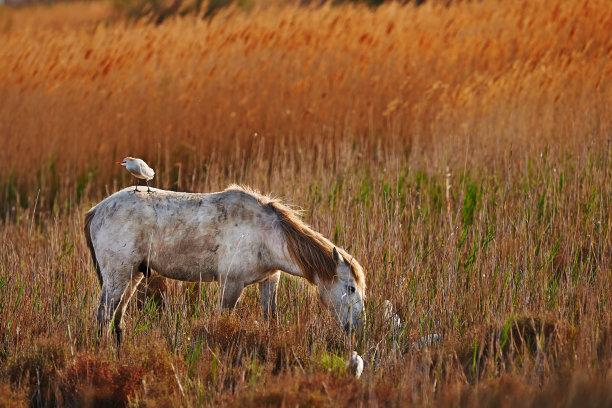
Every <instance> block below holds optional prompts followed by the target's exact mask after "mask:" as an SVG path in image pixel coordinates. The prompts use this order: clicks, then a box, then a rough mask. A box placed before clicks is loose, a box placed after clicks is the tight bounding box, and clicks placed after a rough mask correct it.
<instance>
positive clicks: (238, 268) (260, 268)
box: [85, 186, 365, 345]
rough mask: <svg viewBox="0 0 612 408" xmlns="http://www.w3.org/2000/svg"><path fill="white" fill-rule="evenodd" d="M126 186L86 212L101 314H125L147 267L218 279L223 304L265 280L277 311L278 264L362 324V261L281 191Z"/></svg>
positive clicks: (117, 317)
mask: <svg viewBox="0 0 612 408" xmlns="http://www.w3.org/2000/svg"><path fill="white" fill-rule="evenodd" d="M154 191H155V194H134V193H133V192H132V189H130V188H126V189H124V190H121V191H119V192H117V193H115V194H113V195H111V196H110V197H107V198H106V199H104V200H103V201H101V202H100V203H98V204H97V205H96V206H95V207H94V208H92V209H91V210H90V211H89V212H88V213H87V215H86V216H85V237H86V239H87V245H88V247H89V250H90V252H91V256H92V258H93V263H94V266H95V268H96V271H97V273H98V278H99V280H100V284H101V285H102V294H101V296H100V304H99V306H98V311H97V318H98V322H99V324H100V327H104V326H105V325H106V324H107V323H108V322H109V320H110V319H111V318H112V319H113V321H114V325H113V326H114V330H115V334H116V336H117V344H118V345H120V344H121V331H122V325H121V318H122V316H123V314H124V313H125V309H126V306H127V304H128V302H129V301H130V298H131V297H132V295H133V293H134V291H135V289H136V286H137V285H138V283H139V282H140V280H141V279H142V278H143V276H145V275H146V276H148V274H149V273H150V270H151V269H154V270H155V271H157V272H158V273H159V274H160V275H162V276H165V277H167V278H172V279H178V280H182V281H189V282H206V281H208V282H210V281H217V282H219V293H220V302H219V305H220V307H223V308H233V307H234V306H235V305H236V302H237V301H238V298H239V297H240V295H241V294H242V291H243V290H244V288H245V286H248V285H252V284H254V283H257V284H259V293H260V297H261V303H262V308H263V314H264V317H265V318H268V316H270V315H273V314H274V313H275V311H276V290H277V286H278V281H279V278H280V272H281V271H283V272H286V273H289V274H291V275H294V276H300V277H302V278H305V279H306V280H307V281H308V282H310V283H311V284H313V285H315V286H317V288H318V292H319V298H320V300H321V302H322V304H323V305H325V306H326V307H327V308H328V309H329V310H330V311H331V312H332V314H333V315H334V316H335V317H336V319H337V320H338V322H339V323H340V324H341V325H342V326H343V327H344V329H345V330H351V329H357V328H359V327H360V325H361V317H362V311H363V300H364V294H365V278H364V274H363V270H362V268H361V266H360V265H359V263H358V262H357V261H356V260H355V259H354V258H353V257H352V256H351V255H349V254H347V253H346V252H345V251H344V250H342V249H339V248H336V247H335V246H334V245H333V244H332V243H331V242H330V241H329V240H328V239H326V238H325V237H323V236H322V235H321V234H319V233H318V232H316V231H314V230H312V229H311V228H310V227H309V226H308V225H306V224H305V223H304V222H302V221H301V220H300V218H299V216H298V214H297V213H296V212H295V211H294V210H292V209H290V208H289V207H287V206H285V205H283V204H282V203H281V202H280V201H278V200H276V199H273V198H270V197H268V196H265V195H261V194H259V193H257V192H255V191H252V190H249V189H247V188H244V187H239V186H230V187H229V188H228V189H227V190H225V191H222V192H218V193H212V194H192V193H178V192H173V191H164V190H158V189H154Z"/></svg>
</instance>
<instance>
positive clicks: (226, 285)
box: [219, 282, 244, 309]
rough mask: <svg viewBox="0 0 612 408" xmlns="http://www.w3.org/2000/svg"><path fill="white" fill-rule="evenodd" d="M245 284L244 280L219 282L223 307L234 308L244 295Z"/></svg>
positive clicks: (220, 303)
mask: <svg viewBox="0 0 612 408" xmlns="http://www.w3.org/2000/svg"><path fill="white" fill-rule="evenodd" d="M243 290H244V284H243V283H242V282H222V283H220V284H219V299H220V302H219V305H220V306H221V307H222V308H223V309H233V308H234V306H236V302H238V299H239V298H240V295H242V291H243Z"/></svg>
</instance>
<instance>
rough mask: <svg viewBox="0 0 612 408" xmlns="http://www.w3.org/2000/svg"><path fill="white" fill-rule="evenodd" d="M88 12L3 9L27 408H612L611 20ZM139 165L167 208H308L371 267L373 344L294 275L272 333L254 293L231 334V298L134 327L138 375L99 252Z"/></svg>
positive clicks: (533, 12)
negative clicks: (229, 197) (100, 302)
mask: <svg viewBox="0 0 612 408" xmlns="http://www.w3.org/2000/svg"><path fill="white" fill-rule="evenodd" d="M76 7H81V10H89V14H87V13H85V12H84V13H79V14H78V18H77V17H74V18H73V19H71V18H68V17H67V18H64V17H66V15H67V14H71V13H74V11H73V9H70V8H69V7H63V6H58V7H53V8H37V9H35V10H34V11H31V10H30V9H20V10H8V9H6V8H2V9H0V33H1V34H0V41H1V43H2V47H0V72H2V73H3V74H2V75H1V76H0V145H1V146H2V147H3V148H2V149H1V150H0V163H1V164H0V187H2V190H1V191H0V194H2V195H1V197H2V198H1V199H0V209H1V210H2V218H3V223H2V224H1V226H0V360H1V361H2V364H1V367H2V368H0V393H1V394H2V395H0V404H5V405H6V401H9V406H13V405H10V404H11V402H10V401H15V402H14V405H15V406H19V405H20V403H21V404H22V405H24V404H27V403H28V402H30V403H31V404H33V405H44V404H45V403H52V402H55V403H56V404H57V405H65V406H82V405H90V406H95V405H104V404H109V403H115V404H120V405H121V404H123V405H125V404H132V405H146V406H175V405H177V404H182V405H185V406H195V405H201V404H215V405H227V406H261V405H266V404H267V405H286V406H295V405H308V406H331V405H333V406H355V405H357V404H362V405H373V406H376V405H379V406H382V405H385V406H387V405H389V406H404V405H406V404H411V405H439V406H458V405H461V406H474V405H501V406H515V405H517V404H520V405H524V406H529V405H532V406H542V405H551V406H553V405H554V406H558V405H560V404H563V405H565V406H587V405H590V406H605V405H610V404H611V401H612V393H611V392H610V390H611V389H612V315H611V313H610V293H612V244H611V243H610V242H611V241H612V239H611V234H612V220H611V219H610V214H612V200H611V199H610V197H612V182H611V181H612V178H611V176H612V174H611V173H612V163H611V158H610V155H611V154H612V146H611V145H610V139H611V136H612V127H611V125H612V122H611V119H610V118H612V105H611V101H612V80H611V79H612V36H610V30H609V27H610V26H612V7H611V6H610V5H609V4H608V2H606V1H592V2H588V3H587V2H582V1H578V0H575V1H574V0H569V1H565V2H561V3H559V2H556V1H552V0H550V1H548V0H540V1H526V2H521V3H517V2H514V1H502V2H497V1H495V2H493V1H483V2H479V3H478V2H474V3H469V4H463V3H462V4H456V5H451V6H449V7H437V6H433V5H425V6H423V7H419V8H413V7H410V6H407V7H400V6H398V5H387V6H384V7H381V8H379V9H377V10H369V9H366V8H351V7H338V8H333V7H328V6H325V7H322V8H318V9H300V8H292V7H284V8H274V7H273V8H267V9H265V10H259V9H257V8H255V9H253V10H251V11H249V12H244V11H241V10H236V9H230V10H226V11H222V12H221V13H219V14H218V15H217V16H216V17H215V18H213V19H212V20H201V19H196V18H191V17H187V18H184V19H181V20H178V19H177V20H169V21H167V22H165V23H164V24H162V25H160V26H157V27H154V26H150V25H146V24H143V23H135V24H126V23H122V22H117V21H114V20H113V19H112V18H111V17H112V11H108V9H105V7H106V6H105V5H104V4H103V3H102V4H98V3H94V4H88V5H78V6H76ZM101 10H102V11H101ZM103 10H107V11H103ZM30 12H31V13H32V14H29V13H30ZM35 13H40V14H41V15H44V17H41V19H40V21H44V22H45V23H44V24H42V23H41V24H36V25H32V24H31V23H29V22H28V21H36V20H32V17H31V16H32V15H36V14H35ZM74 15H75V16H76V15H77V14H74ZM58 21H67V22H68V23H65V24H63V26H62V25H60V24H58V23H57V22H58ZM92 21H102V23H100V24H94V23H91V22H92ZM5 22H10V23H6V24H5ZM127 155H133V156H139V157H142V158H144V159H146V160H147V161H148V162H149V164H151V165H152V167H154V168H155V169H156V171H157V175H156V179H155V181H156V183H157V186H159V187H162V188H171V189H178V190H186V191H216V190H219V189H222V188H225V187H226V186H227V185H228V184H230V183H246V184H250V185H252V186H254V187H256V188H258V189H260V190H263V191H265V192H272V193H273V194H275V195H278V196H281V197H284V198H286V199H287V201H289V202H291V203H293V204H297V205H300V206H302V207H303V208H304V210H305V218H306V219H307V221H308V222H309V223H311V224H312V225H313V226H314V227H315V229H317V230H319V231H321V232H322V233H323V234H324V235H325V236H328V237H329V238H331V239H332V240H333V241H334V242H336V243H337V244H338V245H341V246H344V247H345V248H346V249H347V250H349V251H350V252H351V253H352V254H355V255H356V257H357V259H359V260H360V262H361V263H362V265H363V266H364V269H365V271H366V277H367V284H368V299H367V308H368V321H367V324H366V327H365V329H364V331H363V333H361V334H360V335H359V336H358V337H357V338H355V339H352V340H350V339H347V338H344V337H343V336H342V334H341V333H340V332H339V330H338V328H337V327H336V326H335V324H334V323H333V322H332V320H331V317H330V316H329V315H328V314H327V313H326V312H324V311H323V310H321V309H320V306H319V305H318V303H317V302H316V294H315V293H314V292H313V291H312V290H311V289H310V288H309V287H308V285H307V284H306V283H305V282H303V281H300V280H294V279H289V278H287V277H284V278H283V279H282V281H281V285H280V293H279V302H280V318H279V320H278V321H277V322H273V323H272V324H268V323H266V322H263V321H261V316H260V312H259V301H258V298H257V293H256V289H254V288H252V289H249V290H248V291H247V293H246V294H245V296H244V297H243V299H241V302H240V303H239V305H238V308H237V310H236V311H235V313H234V314H231V315H221V316H219V315H218V314H217V313H216V312H215V303H216V295H217V293H216V285H215V284H206V285H201V287H198V286H195V287H192V288H190V289H189V290H184V289H182V288H181V287H179V286H177V285H176V284H173V283H164V284H161V285H159V286H158V291H157V292H155V289H150V290H149V291H148V292H146V290H145V289H143V295H141V297H140V301H139V302H136V301H134V302H133V304H132V305H131V306H130V308H129V311H128V315H127V318H126V320H127V321H126V323H127V330H126V333H127V335H126V346H125V349H124V350H123V351H122V355H121V358H120V359H116V358H115V354H114V352H115V351H114V348H113V345H112V341H111V340H110V339H109V338H107V337H106V336H102V338H99V337H98V334H97V330H96V326H95V323H94V319H93V310H94V308H95V306H96V304H97V297H98V296H99V287H98V282H97V278H96V276H95V272H94V270H93V268H92V264H91V260H90V257H89V253H88V251H87V248H86V246H85V240H84V238H83V236H82V230H83V214H84V212H85V211H86V210H87V209H88V208H89V206H90V205H91V204H92V203H94V202H96V201H98V200H99V199H101V198H102V197H104V196H105V195H106V194H109V193H111V192H113V191H115V190H117V189H118V188H120V187H122V186H125V185H127V184H128V183H130V182H131V180H130V179H129V177H128V175H127V173H124V172H123V171H122V170H123V169H121V168H120V167H119V166H116V165H114V162H115V161H116V160H117V159H121V158H122V157H124V156H127ZM152 282H154V284H156V285H157V284H158V283H155V282H158V281H156V280H155V279H152ZM164 285H165V287H164ZM160 288H161V289H160ZM160 290H161V293H163V294H162V295H159V293H160ZM145 293H149V296H150V295H151V294H153V293H158V294H157V295H155V296H156V299H155V300H154V301H153V300H152V301H149V300H148V299H147V296H146V295H145ZM385 299H389V300H390V301H391V302H392V303H393V304H394V306H395V308H396V309H397V311H398V314H399V315H400V317H401V318H402V327H401V329H400V330H397V329H394V328H392V327H390V325H389V322H387V321H385V319H384V318H383V316H382V312H381V310H380V307H381V304H382V303H383V301H384V300H385ZM254 321H256V322H254ZM432 333H437V334H442V335H443V341H442V342H441V343H440V344H439V345H436V346H434V347H425V348H419V347H415V345H416V344H417V343H418V340H419V339H420V338H421V337H422V336H425V335H428V334H432ZM353 348H354V349H356V350H358V351H359V353H360V354H361V355H362V356H363V357H364V360H365V361H366V368H365V371H364V375H363V377H362V378H361V380H359V381H358V380H355V379H353V378H350V377H349V376H347V375H346V373H345V372H344V361H345V359H346V358H347V357H348V354H349V352H350V351H351V349H353Z"/></svg>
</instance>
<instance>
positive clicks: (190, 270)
mask: <svg viewBox="0 0 612 408" xmlns="http://www.w3.org/2000/svg"><path fill="white" fill-rule="evenodd" d="M156 258H157V259H154V260H153V262H151V267H152V268H153V269H154V270H155V271H156V272H157V273H159V274H160V275H162V276H165V277H167V278H171V279H178V280H182V281H188V282H210V281H214V280H217V276H218V270H217V263H216V262H212V260H211V259H209V258H207V257H193V256H191V257H190V256H184V255H183V256H180V255H172V254H164V255H162V256H159V257H156Z"/></svg>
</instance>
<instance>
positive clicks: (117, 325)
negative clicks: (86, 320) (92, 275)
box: [98, 272, 143, 347]
mask: <svg viewBox="0 0 612 408" xmlns="http://www.w3.org/2000/svg"><path fill="white" fill-rule="evenodd" d="M142 278H143V275H142V273H140V272H136V273H135V274H134V275H131V274H130V275H128V276H125V277H124V278H123V279H114V280H112V279H107V280H105V282H104V284H103V285H102V295H101V296H100V305H99V306H98V324H99V326H100V329H102V328H104V327H106V325H107V324H108V322H109V320H111V319H112V320H113V330H114V332H115V336H116V338H117V346H118V347H119V346H121V334H122V331H123V327H122V322H121V319H122V317H123V314H124V313H125V308H126V307H127V304H128V302H129V301H130V298H131V297H132V295H133V294H134V291H135V290H136V287H137V286H138V283H139V282H140V281H141V279H142Z"/></svg>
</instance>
